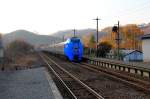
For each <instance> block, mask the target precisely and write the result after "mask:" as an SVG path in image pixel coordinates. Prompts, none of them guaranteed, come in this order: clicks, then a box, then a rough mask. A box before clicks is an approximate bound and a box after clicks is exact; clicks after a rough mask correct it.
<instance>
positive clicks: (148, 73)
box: [83, 57, 150, 79]
mask: <svg viewBox="0 0 150 99" xmlns="http://www.w3.org/2000/svg"><path fill="white" fill-rule="evenodd" d="M83 59H84V61H85V62H86V63H88V64H92V65H95V66H100V67H105V68H111V69H115V70H119V71H125V72H129V73H134V74H138V75H140V76H142V77H148V78H149V79H150V69H148V68H144V67H137V66H136V65H133V64H132V65H131V64H126V63H122V62H115V61H111V60H104V59H101V58H100V59H99V58H88V57H83Z"/></svg>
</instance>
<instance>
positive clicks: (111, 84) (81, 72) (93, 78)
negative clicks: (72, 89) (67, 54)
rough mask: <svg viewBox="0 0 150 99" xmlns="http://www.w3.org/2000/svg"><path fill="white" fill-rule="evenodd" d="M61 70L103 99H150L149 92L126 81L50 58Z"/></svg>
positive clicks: (79, 65) (81, 65)
mask: <svg viewBox="0 0 150 99" xmlns="http://www.w3.org/2000/svg"><path fill="white" fill-rule="evenodd" d="M50 57H51V58H52V59H54V60H55V61H56V62H57V63H58V64H59V65H60V66H61V67H62V68H65V69H66V70H67V71H69V72H70V73H71V74H73V75H75V76H76V77H78V79H80V80H81V81H82V82H84V83H86V84H87V85H88V86H89V87H91V88H92V89H94V90H95V91H96V92H97V93H99V94H101V95H102V96H103V97H104V98H105V99H150V94H149V92H146V93H145V92H143V90H142V89H141V88H137V87H135V86H133V85H132V84H129V83H128V82H127V81H125V82H124V81H122V80H120V79H117V78H115V77H112V76H110V75H108V74H106V73H103V72H100V71H98V70H96V69H93V68H91V67H89V68H91V69H87V68H85V67H88V66H85V64H84V66H83V64H77V63H70V62H65V61H62V60H60V59H58V58H56V57H53V56H50Z"/></svg>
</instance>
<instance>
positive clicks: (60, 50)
mask: <svg viewBox="0 0 150 99" xmlns="http://www.w3.org/2000/svg"><path fill="white" fill-rule="evenodd" d="M44 50H46V51H49V52H52V53H55V54H59V55H65V56H66V57H67V59H69V60H70V61H81V60H82V56H83V44H82V42H81V40H80V38H78V37H72V38H68V39H67V40H66V41H65V42H61V43H58V44H54V45H49V46H48V47H46V48H44Z"/></svg>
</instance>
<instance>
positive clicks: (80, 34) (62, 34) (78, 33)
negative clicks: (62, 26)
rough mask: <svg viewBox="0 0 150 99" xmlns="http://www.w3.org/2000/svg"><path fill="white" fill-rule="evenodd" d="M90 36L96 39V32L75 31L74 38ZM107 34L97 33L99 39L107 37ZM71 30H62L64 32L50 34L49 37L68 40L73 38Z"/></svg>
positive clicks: (92, 30) (94, 30) (86, 30)
mask: <svg viewBox="0 0 150 99" xmlns="http://www.w3.org/2000/svg"><path fill="white" fill-rule="evenodd" d="M90 34H94V36H95V38H96V35H97V32H96V29H82V30H77V31H76V36H77V37H80V38H82V37H83V36H86V35H90ZM107 34H108V33H107V32H99V38H101V37H103V36H105V35H107ZM73 35H74V34H73V30H64V31H59V32H56V33H54V34H51V36H54V37H58V38H61V39H62V38H63V37H64V38H65V39H66V38H69V37H73Z"/></svg>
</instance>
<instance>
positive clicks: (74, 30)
mask: <svg viewBox="0 0 150 99" xmlns="http://www.w3.org/2000/svg"><path fill="white" fill-rule="evenodd" d="M75 34H76V29H73V35H74V37H75Z"/></svg>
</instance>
